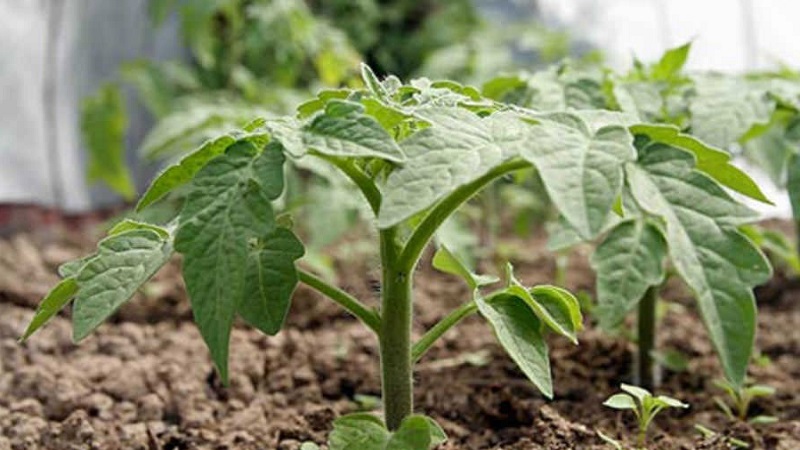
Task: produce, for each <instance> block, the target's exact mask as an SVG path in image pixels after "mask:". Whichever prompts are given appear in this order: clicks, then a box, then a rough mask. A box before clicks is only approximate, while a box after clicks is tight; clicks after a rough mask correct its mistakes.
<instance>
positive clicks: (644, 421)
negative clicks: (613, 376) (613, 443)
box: [601, 383, 689, 448]
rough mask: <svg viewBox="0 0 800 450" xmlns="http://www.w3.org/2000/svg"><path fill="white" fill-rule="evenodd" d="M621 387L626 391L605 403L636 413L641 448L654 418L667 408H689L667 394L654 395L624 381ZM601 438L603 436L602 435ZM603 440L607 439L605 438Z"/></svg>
mask: <svg viewBox="0 0 800 450" xmlns="http://www.w3.org/2000/svg"><path fill="white" fill-rule="evenodd" d="M620 389H622V390H623V391H624V393H620V394H614V395H612V396H611V397H609V398H608V400H606V401H605V402H604V403H603V405H605V406H608V407H609V408H614V409H629V410H631V411H633V413H634V414H636V420H637V422H638V424H639V434H638V435H637V439H636V443H637V446H638V447H639V448H644V444H645V441H646V439H647V429H648V428H649V427H650V423H651V422H652V421H653V418H655V416H656V415H657V414H658V413H659V412H661V410H663V409H665V408H688V407H689V405H687V404H686V403H683V402H681V401H680V400H676V399H674V398H672V397H667V396H666V395H659V396H653V395H652V394H651V393H650V392H649V391H647V390H646V389H642V388H640V387H637V386H631V385H628V384H625V383H623V384H622V385H621V386H620ZM601 438H603V437H602V436H601ZM603 440H605V439H604V438H603Z"/></svg>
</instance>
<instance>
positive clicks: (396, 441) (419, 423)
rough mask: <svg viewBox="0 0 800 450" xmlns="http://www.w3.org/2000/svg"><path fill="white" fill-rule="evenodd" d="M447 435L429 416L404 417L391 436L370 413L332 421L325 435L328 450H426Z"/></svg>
mask: <svg viewBox="0 0 800 450" xmlns="http://www.w3.org/2000/svg"><path fill="white" fill-rule="evenodd" d="M446 440H447V436H446V435H445V434H444V431H443V430H442V428H441V427H440V426H439V425H438V424H437V423H436V422H434V420H433V419H431V418H430V417H426V416H422V415H418V414H414V415H410V416H408V417H406V418H405V419H403V421H402V422H401V423H400V427H399V428H398V429H397V431H395V432H394V433H392V432H390V431H389V430H387V429H386V427H385V426H384V424H383V422H382V421H381V420H380V419H378V418H377V417H375V416H373V415H372V414H368V413H355V414H348V415H346V416H342V417H339V418H338V419H336V420H334V421H333V431H331V434H330V435H329V436H328V447H329V448H330V450H430V449H432V448H434V447H436V446H437V445H439V444H441V443H443V442H445V441H446Z"/></svg>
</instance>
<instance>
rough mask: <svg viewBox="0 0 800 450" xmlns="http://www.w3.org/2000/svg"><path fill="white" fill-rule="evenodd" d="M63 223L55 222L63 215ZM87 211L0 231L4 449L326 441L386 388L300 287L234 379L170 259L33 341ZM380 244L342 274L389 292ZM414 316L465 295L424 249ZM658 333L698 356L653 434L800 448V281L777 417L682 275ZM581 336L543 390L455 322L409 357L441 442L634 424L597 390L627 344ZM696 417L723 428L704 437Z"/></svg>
mask: <svg viewBox="0 0 800 450" xmlns="http://www.w3.org/2000/svg"><path fill="white" fill-rule="evenodd" d="M54 230H61V231H54ZM90 230H93V227H91V226H88V225H82V226H79V227H77V229H76V228H75V227H74V226H73V227H72V229H71V230H67V229H66V228H65V227H64V226H60V227H58V226H57V227H51V228H48V230H47V231H46V232H45V230H36V231H26V232H17V233H14V234H11V235H9V236H7V237H5V238H2V239H1V240H0V271H2V273H0V450H6V449H15V450H16V449H103V450H111V449H162V448H163V449H209V450H210V449H215V450H216V449H220V450H221V449H245V450H247V449H297V448H299V446H300V444H301V443H302V442H305V441H313V442H316V443H318V444H322V443H324V441H325V437H326V435H327V433H328V431H329V427H330V426H331V421H332V419H333V418H334V417H336V416H338V415H340V414H343V413H347V412H352V411H355V410H356V409H358V408H360V407H361V408H370V407H374V402H375V401H376V400H377V399H378V396H379V392H380V385H379V383H380V381H379V376H378V367H377V366H376V363H375V361H376V360H377V346H376V342H375V340H374V338H373V336H372V335H371V334H370V333H369V332H368V331H367V330H366V329H365V328H364V327H363V326H361V325H360V324H358V323H357V322H356V321H355V320H354V319H351V318H350V317H348V316H347V315H345V313H343V312H341V310H340V309H338V308H337V307H335V306H334V305H332V304H330V303H329V302H328V300H326V299H323V298H321V297H319V296H317V295H316V294H315V293H313V292H312V291H310V290H307V289H306V288H304V287H300V288H299V289H298V291H297V294H296V296H295V301H294V304H293V306H292V309H291V312H290V316H289V322H288V325H287V326H286V328H285V329H284V330H283V331H282V332H281V333H280V334H279V335H278V336H276V337H267V336H265V335H263V334H262V333H260V332H258V331H256V330H253V329H250V328H247V327H245V326H243V325H242V326H239V327H237V328H236V330H235V331H234V333H233V338H232V346H231V368H230V373H231V383H230V387H228V388H225V387H223V386H222V385H221V383H220V381H219V379H218V378H217V376H216V374H215V372H214V369H213V367H212V364H211V362H210V359H209V356H208V351H207V350H206V348H205V346H204V344H203V341H202V339H201V338H200V335H199V333H198V332H197V329H196V327H195V325H194V324H193V322H192V321H191V312H190V310H189V305H188V300H187V298H186V296H185V294H184V291H183V287H182V281H181V280H180V277H179V262H178V261H177V260H176V261H173V262H172V263H170V264H169V265H168V266H167V267H165V268H164V269H163V270H162V271H161V272H160V273H159V274H158V275H157V276H156V277H155V279H154V280H153V281H152V282H150V283H149V284H148V285H147V287H146V289H145V290H144V292H143V293H141V294H138V295H137V298H135V299H134V300H133V301H131V302H130V303H128V304H127V305H126V306H124V307H123V309H122V310H121V311H120V312H119V313H118V314H117V315H116V316H115V318H116V319H115V320H113V321H111V322H109V323H107V324H105V325H103V326H101V327H100V328H99V329H98V331H97V332H96V333H94V334H93V335H92V336H90V337H89V338H87V339H86V340H85V341H84V342H83V343H81V344H80V345H74V344H72V342H71V339H70V336H71V330H70V325H69V322H68V320H67V319H66V318H64V317H57V318H56V319H54V320H53V323H52V324H51V325H50V326H48V327H45V328H44V329H42V330H41V331H40V333H39V334H38V335H36V336H34V337H33V338H31V339H30V340H29V341H28V342H27V343H25V344H19V343H18V342H17V339H18V337H19V336H20V335H21V334H22V332H23V330H24V327H25V325H26V324H27V322H28V320H29V319H30V317H31V316H32V314H33V309H34V308H35V305H36V304H37V303H38V301H39V299H40V298H41V296H42V295H44V294H45V293H46V292H47V290H48V289H49V288H50V287H51V286H52V285H53V284H54V282H55V281H56V276H55V267H57V265H58V264H60V263H62V262H64V261H66V260H69V259H71V258H74V257H76V256H79V255H81V254H84V253H88V252H90V251H91V250H92V249H93V248H94V242H96V239H97V237H98V234H96V233H94V232H93V231H90ZM513 247H514V248H517V249H519V252H518V254H519V255H521V256H520V257H519V258H517V259H518V260H517V261H515V266H516V268H517V275H518V278H520V280H521V281H523V282H524V283H525V284H526V285H532V284H536V283H545V282H549V283H552V280H553V278H554V276H555V261H554V259H553V256H552V255H551V254H549V253H548V252H547V251H546V250H545V249H544V239H543V236H541V235H538V236H535V237H532V238H530V239H527V240H524V241H519V242H514V243H513ZM377 264H378V263H377V259H375V258H372V259H370V258H360V257H355V258H352V257H351V258H350V259H348V260H338V262H337V266H338V267H337V269H338V270H337V272H338V273H340V274H343V279H341V280H340V284H341V286H343V287H345V288H346V289H347V290H348V291H350V292H353V293H354V294H356V295H358V296H359V297H360V298H364V299H371V300H372V302H373V303H372V304H373V305H374V304H375V302H377V299H378V292H377V286H378V280H379V278H380V273H379V268H378V266H377ZM569 269H570V270H569V271H568V272H567V277H566V285H567V286H566V287H568V288H569V289H571V290H573V291H574V292H579V291H581V290H590V289H591V288H592V286H593V275H592V271H591V270H590V269H589V267H588V265H587V262H586V257H585V256H584V255H581V254H580V252H576V253H575V254H573V257H572V258H571V261H570V264H569ZM417 277H418V283H417V285H416V295H417V299H416V301H417V303H416V310H417V315H416V318H415V327H416V330H417V331H421V330H423V329H427V328H428V327H430V326H431V325H433V324H434V323H435V322H436V321H437V320H438V319H440V318H441V317H442V316H443V315H444V314H446V313H447V312H448V311H449V310H450V309H452V308H453V307H455V306H457V305H458V304H459V303H460V302H462V301H464V300H465V299H466V298H467V297H468V292H467V289H466V288H465V287H463V284H462V283H461V282H460V281H459V280H457V279H455V278H453V277H450V276H446V275H442V274H440V273H438V272H435V271H434V270H433V269H431V267H430V264H429V263H427V262H426V263H424V264H422V265H421V268H420V269H419V271H418V274H417ZM665 292H666V297H667V298H669V299H670V300H674V302H670V303H669V304H670V305H672V306H671V307H669V308H668V309H667V313H666V316H665V317H664V320H663V322H662V324H661V327H662V333H661V334H659V339H660V341H659V345H660V346H662V347H668V348H674V349H677V350H680V351H681V352H683V353H685V354H687V355H689V356H690V360H689V366H688V368H687V370H685V371H682V372H669V371H667V372H665V373H664V382H663V385H662V386H661V388H660V389H659V393H664V394H667V395H670V396H673V397H675V398H678V399H681V400H683V401H685V402H688V403H689V404H690V405H691V408H690V409H688V410H685V411H667V412H665V413H662V415H661V416H659V419H658V420H656V422H655V426H654V427H653V429H652V430H651V436H650V437H651V443H652V445H651V446H650V447H649V448H650V449H651V450H653V449H679V448H681V449H692V448H698V449H728V448H730V447H729V445H728V442H729V441H728V437H729V436H733V437H735V438H738V439H741V440H744V441H746V442H748V443H750V444H751V448H766V449H781V450H792V449H797V448H800V394H798V392H800V332H798V330H800V308H798V306H797V305H798V302H800V284H798V283H797V282H795V281H792V280H786V279H784V278H783V277H782V276H781V275H780V274H779V275H777V276H776V277H775V278H774V279H773V281H772V282H770V284H769V285H767V286H765V287H762V288H760V289H759V290H758V291H757V294H758V298H759V308H760V316H759V334H758V339H757V349H758V352H759V354H760V355H762V358H760V360H761V363H760V364H754V365H752V367H751V375H752V376H753V378H754V379H756V380H757V381H758V382H759V383H763V384H768V385H771V386H773V387H775V388H776V389H777V394H776V395H775V396H773V397H768V398H763V399H758V400H757V401H756V402H755V404H754V405H753V409H754V412H755V413H757V414H761V413H763V414H769V415H774V416H777V417H778V418H779V421H778V422H777V423H776V424H773V425H767V426H758V427H751V426H748V425H744V424H737V423H732V422H731V421H729V420H728V419H727V418H726V417H725V416H724V415H723V413H722V412H721V411H720V410H719V409H718V408H717V407H716V406H715V404H714V401H713V396H714V395H718V394H720V391H718V390H717V389H716V388H715V387H714V386H713V384H712V380H713V379H715V378H717V377H719V376H720V374H721V372H720V370H719V367H718V364H717V358H716V356H715V354H714V352H713V349H712V347H711V344H710V341H709V339H708V338H707V336H706V333H705V330H704V328H703V324H702V321H701V320H700V319H699V317H698V316H697V312H696V310H695V307H694V302H693V301H690V298H689V295H688V294H687V293H686V292H684V291H683V288H682V287H681V286H680V285H678V284H677V283H675V284H674V285H670V286H668V288H667V289H666V291H665ZM579 337H580V346H577V347H576V346H573V345H571V344H570V343H569V342H568V341H567V340H566V339H564V338H558V337H553V338H552V339H550V343H551V360H552V364H553V376H554V382H555V400H553V401H550V402H548V401H545V400H544V398H543V397H542V396H541V394H539V393H538V391H537V390H536V389H535V388H534V387H533V386H532V385H531V384H530V382H529V381H528V380H527V379H526V378H525V376H524V375H523V374H522V373H521V372H520V371H519V370H518V369H517V368H516V366H515V365H514V363H513V362H512V361H511V360H510V359H509V358H508V356H506V354H505V352H504V351H503V350H502V349H501V348H500V347H499V346H498V344H496V340H495V339H494V337H493V336H492V334H491V330H490V329H489V328H488V325H486V324H485V322H483V321H481V320H478V319H476V318H471V319H468V320H467V321H466V322H465V323H464V324H462V325H460V326H459V327H456V328H454V329H453V330H451V331H450V332H449V333H448V334H447V335H446V336H445V338H444V339H443V340H442V341H441V342H440V343H438V344H437V345H436V347H435V348H434V349H432V350H431V352H430V353H429V354H428V355H426V356H425V358H424V359H423V360H422V361H421V362H420V364H419V365H418V366H417V368H416V370H415V376H416V379H417V385H416V386H417V389H416V391H415V396H416V408H417V409H418V410H419V411H421V412H425V413H426V414H428V415H430V416H432V417H433V418H434V419H436V420H437V422H439V423H440V424H441V425H442V427H443V428H444V429H445V431H446V432H447V434H448V436H449V437H450V441H449V442H448V443H447V444H445V445H443V446H442V448H444V449H519V450H521V449H538V448H542V449H571V448H576V449H592V448H597V449H600V448H610V447H608V446H607V445H605V444H603V442H602V441H601V440H600V439H599V438H598V437H597V434H596V432H595V430H601V431H603V432H604V433H605V434H607V435H610V436H613V437H616V438H623V439H628V438H630V437H632V436H633V435H634V433H635V424H634V423H633V420H632V418H631V417H627V415H626V414H624V413H620V412H617V411H614V410H611V409H608V408H606V407H603V406H602V402H603V401H604V400H605V399H606V398H607V397H608V396H609V395H611V394H612V393H614V392H616V391H618V388H619V383H620V382H625V381H630V380H629V376H630V373H631V365H632V357H631V355H632V350H633V347H632V344H630V343H629V341H628V340H626V339H625V338H624V337H622V336H612V335H609V334H606V333H602V332H601V331H600V330H598V329H596V328H595V327H594V326H593V325H592V324H591V323H587V328H586V330H584V331H583V332H582V333H581V334H580V336H579ZM696 424H701V425H704V426H706V427H709V428H711V429H713V430H716V431H718V432H719V434H718V435H717V436H714V437H703V436H701V435H700V434H699V433H698V432H697V431H696V430H695V428H694V426H695V425H696Z"/></svg>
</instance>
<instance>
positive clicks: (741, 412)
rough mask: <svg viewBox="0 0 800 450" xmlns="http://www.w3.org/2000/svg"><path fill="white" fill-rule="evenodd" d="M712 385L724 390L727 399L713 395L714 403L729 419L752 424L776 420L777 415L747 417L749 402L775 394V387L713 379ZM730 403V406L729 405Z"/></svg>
mask: <svg viewBox="0 0 800 450" xmlns="http://www.w3.org/2000/svg"><path fill="white" fill-rule="evenodd" d="M714 385H715V386H716V387H718V388H719V389H721V390H722V391H723V392H725V394H726V396H727V401H726V400H723V399H722V398H720V397H716V396H715V397H714V403H716V404H717V406H718V407H719V409H720V410H722V412H723V413H725V415H726V416H728V418H729V419H731V420H737V419H738V420H741V421H743V422H744V421H746V422H749V423H752V424H754V425H766V424H771V423H775V422H777V421H778V418H777V417H774V416H768V415H758V416H755V417H748V412H749V411H750V404H751V403H752V402H753V400H755V399H756V398H759V397H771V396H773V395H775V388H774V387H772V386H767V385H764V384H753V383H749V382H748V383H747V384H745V385H744V386H734V385H732V384H731V383H730V382H728V381H727V380H715V381H714ZM731 405H732V406H731Z"/></svg>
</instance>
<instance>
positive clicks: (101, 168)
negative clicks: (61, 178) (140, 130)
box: [81, 84, 136, 200]
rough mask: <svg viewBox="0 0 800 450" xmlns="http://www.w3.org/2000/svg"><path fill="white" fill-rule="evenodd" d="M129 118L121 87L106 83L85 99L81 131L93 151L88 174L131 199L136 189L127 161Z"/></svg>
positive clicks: (91, 151) (90, 178)
mask: <svg viewBox="0 0 800 450" xmlns="http://www.w3.org/2000/svg"><path fill="white" fill-rule="evenodd" d="M127 122H128V118H127V116H126V114H125V105H124V102H123V100H122V93H121V92H120V90H119V87H118V86H116V85H113V84H106V85H104V86H103V87H101V88H100V90H98V92H97V94H95V95H94V96H92V97H88V98H86V99H85V100H84V102H83V108H82V110H81V132H82V134H83V140H84V143H85V144H86V148H87V150H88V153H89V167H88V171H87V177H88V179H89V181H90V182H92V181H102V182H104V183H106V184H107V185H108V187H110V188H111V189H113V190H114V191H115V192H116V193H118V194H120V195H121V196H123V197H124V198H125V199H126V200H131V199H132V198H133V197H134V196H135V195H136V188H135V187H134V185H133V181H132V180H131V175H130V173H129V172H128V168H127V165H126V163H125V128H126V127H127Z"/></svg>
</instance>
